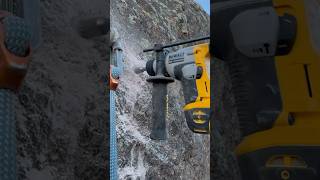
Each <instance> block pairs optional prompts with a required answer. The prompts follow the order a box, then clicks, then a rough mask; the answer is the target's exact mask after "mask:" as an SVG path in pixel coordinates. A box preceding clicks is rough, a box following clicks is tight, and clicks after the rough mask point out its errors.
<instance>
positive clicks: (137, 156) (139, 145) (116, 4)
mask: <svg viewBox="0 0 320 180" xmlns="http://www.w3.org/2000/svg"><path fill="white" fill-rule="evenodd" d="M111 27H112V28H113V29H115V31H117V32H118V34H119V36H120V37H121V39H122V43H123V45H124V53H125V59H124V61H125V69H124V74H123V75H122V78H121V83H120V86H119V90H118V91H117V100H116V106H117V133H118V151H119V152H118V159H119V162H118V164H119V170H118V172H119V178H120V179H133V180H135V179H141V180H142V179H153V180H156V179H190V180H191V179H197V180H206V179H210V177H209V172H210V170H209V169H210V160H209V156H210V138H209V136H208V135H199V134H193V133H192V132H191V131H190V130H189V129H188V127H187V124H186V122H185V117H184V113H183V110H182V108H183V105H184V99H183V94H182V89H181V86H180V83H179V82H175V83H172V84H170V85H169V87H168V92H169V93H168V94H169V118H168V122H167V127H168V140H166V141H160V142H159V141H153V140H151V139H150V138H149V134H150V125H151V124H150V123H151V119H150V118H151V114H152V102H151V90H152V85H151V84H149V83H147V82H146V78H147V77H148V75H147V74H146V73H143V74H139V75H137V74H135V73H134V68H135V67H142V66H144V65H145V63H146V61H147V60H148V59H150V58H151V57H150V55H148V54H142V50H143V49H144V48H148V47H152V46H153V44H154V43H169V42H173V41H178V40H184V39H188V38H191V37H193V38H194V37H199V36H203V35H208V34H209V29H210V28H209V16H208V15H207V14H206V13H205V12H204V11H203V10H202V9H201V8H200V7H199V5H197V4H196V3H195V2H194V1H193V0H165V1H152V0H121V1H116V0H112V1H111Z"/></svg>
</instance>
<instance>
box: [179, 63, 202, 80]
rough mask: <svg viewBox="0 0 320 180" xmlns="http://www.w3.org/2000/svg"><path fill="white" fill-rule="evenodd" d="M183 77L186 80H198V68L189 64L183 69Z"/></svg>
mask: <svg viewBox="0 0 320 180" xmlns="http://www.w3.org/2000/svg"><path fill="white" fill-rule="evenodd" d="M181 71H182V75H183V77H184V78H185V79H196V78H197V72H198V69H197V66H196V65H195V64H187V65H185V66H183V68H182V69H181Z"/></svg>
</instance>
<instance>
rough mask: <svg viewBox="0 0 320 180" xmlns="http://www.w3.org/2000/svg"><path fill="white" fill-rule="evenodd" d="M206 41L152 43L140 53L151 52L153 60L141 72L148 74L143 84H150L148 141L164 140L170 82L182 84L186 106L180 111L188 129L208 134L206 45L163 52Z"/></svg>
mask: <svg viewBox="0 0 320 180" xmlns="http://www.w3.org/2000/svg"><path fill="white" fill-rule="evenodd" d="M206 39H209V37H201V38H197V39H192V40H188V41H184V42H178V43H173V44H169V45H161V44H156V45H155V46H154V48H152V49H146V50H144V52H149V51H154V52H155V57H156V58H155V59H154V60H150V61H148V62H147V63H146V67H145V70H146V71H147V73H148V74H149V75H150V77H149V78H148V79H147V81H148V82H152V83H153V92H152V104H153V116H152V119H153V123H152V131H151V138H152V139H160V140H163V139H166V116H167V110H168V109H167V104H168V94H167V84H168V83H171V82H173V81H174V80H179V81H180V82H181V84H182V88H183V93H184V99H185V103H186V105H185V106H184V108H183V109H184V112H185V117H186V122H187V125H188V127H189V129H191V130H192V131H193V132H195V133H202V134H208V133H209V131H210V117H209V113H210V77H209V74H210V73H209V72H208V71H209V70H210V68H209V64H210V62H209V61H210V54H209V44H208V43H203V44H198V45H195V46H190V47H186V48H182V49H179V50H177V51H174V52H170V51H168V50H167V48H170V47H173V46H178V45H182V44H187V43H192V42H196V41H201V40H206Z"/></svg>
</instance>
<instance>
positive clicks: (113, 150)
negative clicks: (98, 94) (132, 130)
mask: <svg viewBox="0 0 320 180" xmlns="http://www.w3.org/2000/svg"><path fill="white" fill-rule="evenodd" d="M111 56H112V57H111V69H110V70H111V76H112V78H114V79H117V80H118V79H119V78H120V75H121V74H122V73H123V54H122V48H121V44H120V42H119V41H116V42H115V43H114V44H113V46H112V53H111ZM115 91H116V89H113V90H110V180H117V179H118V173H117V171H118V152H117V130H116V124H117V123H116V107H115V106H116V105H115V97H116V92H115Z"/></svg>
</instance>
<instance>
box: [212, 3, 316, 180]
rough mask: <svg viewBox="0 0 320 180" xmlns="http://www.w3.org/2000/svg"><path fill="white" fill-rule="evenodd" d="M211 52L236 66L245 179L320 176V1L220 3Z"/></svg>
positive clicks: (295, 179) (239, 152)
mask: <svg viewBox="0 0 320 180" xmlns="http://www.w3.org/2000/svg"><path fill="white" fill-rule="evenodd" d="M211 5H212V6H213V7H212V9H213V11H212V21H213V23H214V26H213V27H212V28H211V31H212V33H213V36H214V37H213V38H214V39H213V41H214V44H212V54H214V56H215V57H217V58H219V59H221V60H223V61H225V62H226V64H227V65H228V67H229V71H230V76H231V79H232V87H233V93H234V96H235V102H236V107H237V114H238V119H239V123H240V128H241V132H242V135H243V140H242V142H241V143H240V144H239V145H238V147H237V148H236V155H237V158H238V162H239V166H240V170H241V176H242V179H244V180H298V179H299V180H302V179H308V180H315V179H320V176H319V175H320V165H319V162H320V80H319V78H320V16H319V14H320V3H319V1H317V0H242V1H237V0H229V1H228V0H227V1H225V0H222V1H221V0H216V1H214V3H213V4H211Z"/></svg>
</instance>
